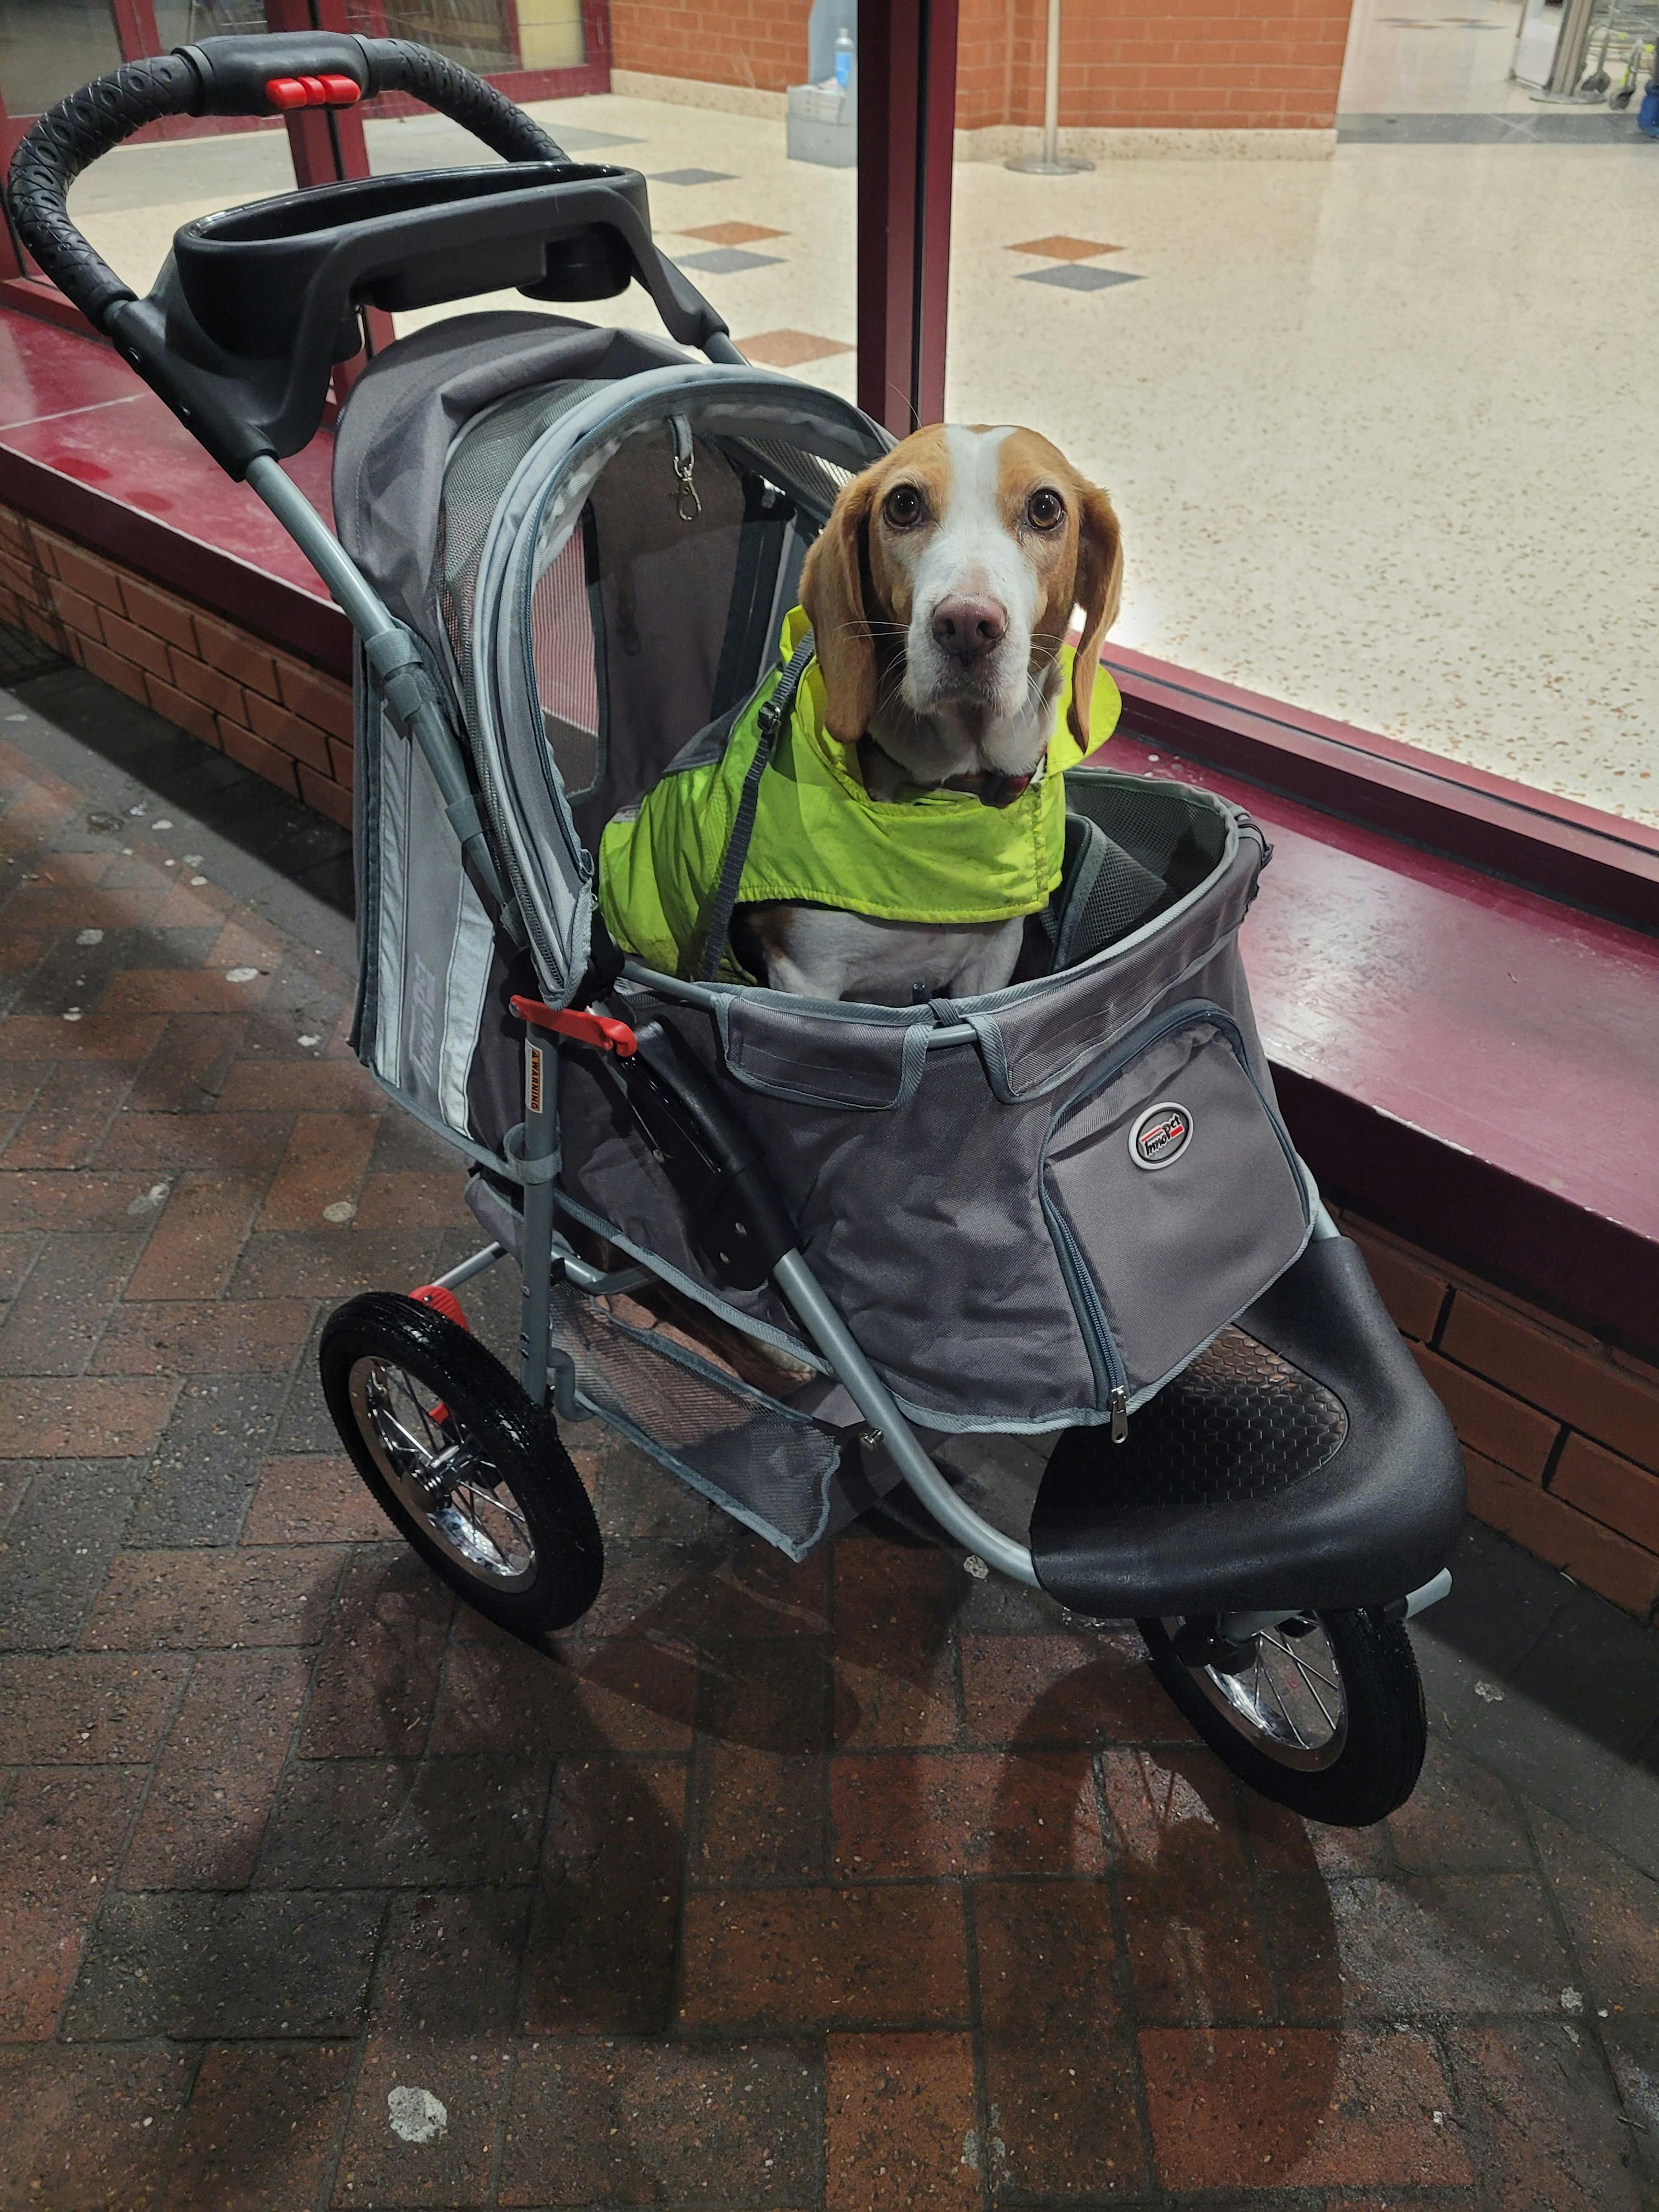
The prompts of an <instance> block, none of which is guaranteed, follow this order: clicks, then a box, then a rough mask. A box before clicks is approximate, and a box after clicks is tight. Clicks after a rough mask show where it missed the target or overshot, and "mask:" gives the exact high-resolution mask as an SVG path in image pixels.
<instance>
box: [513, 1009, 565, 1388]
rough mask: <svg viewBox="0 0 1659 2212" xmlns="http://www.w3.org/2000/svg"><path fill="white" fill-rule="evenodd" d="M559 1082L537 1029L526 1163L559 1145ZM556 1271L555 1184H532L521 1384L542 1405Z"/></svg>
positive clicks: (549, 1048)
mask: <svg viewBox="0 0 1659 2212" xmlns="http://www.w3.org/2000/svg"><path fill="white" fill-rule="evenodd" d="M557 1079H558V1053H557V1048H556V1047H555V1046H553V1045H550V1044H544V1043H543V1042H541V1040H540V1039H539V1038H538V1036H536V1034H535V1032H534V1031H533V1030H532V1031H531V1032H530V1033H529V1034H528V1035H527V1036H526V1038H525V1043H524V1162H525V1165H526V1167H532V1166H535V1165H541V1166H542V1167H545V1166H546V1165H547V1164H548V1163H550V1161H551V1159H552V1158H553V1154H554V1151H555V1148H556V1142H557V1123H556V1116H555V1115H554V1110H553V1086H554V1085H555V1083H556V1081H557ZM552 1271H553V1185H552V1183H551V1182H549V1181H547V1180H545V1179H543V1180H540V1181H536V1182H527V1183H526V1185H525V1192H524V1249H523V1254H522V1259H521V1266H520V1273H521V1274H522V1276H523V1279H524V1303H523V1305H522V1307H521V1308H520V1312H521V1315H522V1326H521V1328H520V1337H519V1358H520V1380H521V1381H522V1383H523V1384H524V1387H525V1389H526V1391H527V1392H528V1393H529V1395H530V1396H531V1397H532V1398H533V1399H534V1400H535V1401H536V1403H537V1404H538V1406H544V1405H545V1404H546V1403H547V1346H548V1319H549V1313H550V1305H551V1290H550V1285H551V1282H552Z"/></svg>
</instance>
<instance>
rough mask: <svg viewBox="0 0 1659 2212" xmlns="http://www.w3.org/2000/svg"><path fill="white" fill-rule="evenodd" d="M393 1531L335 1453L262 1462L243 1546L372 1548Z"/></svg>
mask: <svg viewBox="0 0 1659 2212" xmlns="http://www.w3.org/2000/svg"><path fill="white" fill-rule="evenodd" d="M391 1525H392V1524H391V1522H389V1521H388V1520H387V1519H386V1515H385V1514H384V1513H383V1512H382V1511H381V1510H380V1507H379V1506H378V1505H377V1504H375V1502H374V1498H373V1496H372V1495H371V1494H370V1492H369V1490H368V1486H367V1485H366V1484H365V1483H364V1482H363V1480H362V1477H361V1476H360V1475H359V1474H358V1473H357V1470H356V1468H355V1467H353V1465H352V1464H351V1462H350V1461H349V1459H347V1458H345V1457H344V1456H343V1454H340V1453H337V1452H306V1453H300V1454H290V1455H285V1456H283V1457H282V1458H279V1459H270V1460H267V1461H266V1462H265V1464H264V1471H263V1472H262V1473H261V1474H260V1477H259V1487H258V1490H256V1491H255V1492H254V1493H253V1503H252V1504H251V1505H250V1506H249V1507H248V1510H247V1518H246V1521H244V1522H243V1523H242V1536H241V1541H242V1542H243V1543H245V1544H353V1543H373V1542H374V1541H377V1540H378V1539H380V1538H382V1537H384V1536H385V1535H386V1534H387V1532H388V1531H389V1529H390V1528H391Z"/></svg>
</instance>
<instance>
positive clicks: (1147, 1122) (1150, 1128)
mask: <svg viewBox="0 0 1659 2212" xmlns="http://www.w3.org/2000/svg"><path fill="white" fill-rule="evenodd" d="M1192 1140H1193V1117H1192V1115H1190V1114H1189V1113H1188V1111H1187V1109H1186V1108H1185V1107H1184V1106H1182V1105H1179V1104H1178V1103H1176V1100H1175V1099H1173V1098H1162V1099H1160V1100H1159V1101H1158V1104H1157V1105H1156V1106H1149V1107H1148V1108H1147V1109H1146V1112H1145V1113H1144V1114H1143V1115H1141V1116H1140V1118H1139V1121H1136V1123H1135V1124H1134V1127H1133V1128H1132V1129H1131V1130H1130V1132H1129V1157H1130V1158H1131V1159H1132V1160H1133V1162H1134V1164H1135V1165H1136V1166H1137V1167H1138V1168H1167V1167H1168V1166H1169V1164H1170V1162H1171V1161H1172V1160H1178V1159H1179V1158H1181V1155H1182V1153H1183V1152H1185V1151H1186V1149H1187V1147H1188V1145H1189V1144H1191V1142H1192Z"/></svg>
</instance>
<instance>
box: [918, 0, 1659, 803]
mask: <svg viewBox="0 0 1659 2212" xmlns="http://www.w3.org/2000/svg"><path fill="white" fill-rule="evenodd" d="M1553 14H1554V15H1557V16H1559V14H1560V10H1559V9H1555V10H1553ZM1349 15H1350V10H1349V6H1348V0H1338V4H1336V5H1335V6H1334V7H1332V6H1330V5H1328V4H1327V0H1310V8H1309V9H1308V10H1306V11H1304V13H1303V14H1302V15H1298V16H1297V18H1296V19H1295V21H1290V20H1288V19H1287V20H1286V21H1285V22H1284V23H1283V24H1277V23H1276V22H1275V21H1273V20H1272V19H1263V20H1261V21H1260V22H1258V23H1256V24H1255V27H1254V28H1253V30H1252V33H1251V37H1250V42H1249V51H1248V52H1246V51H1245V50H1244V49H1243V47H1241V46H1240V45H1239V43H1238V42H1239V40H1240V39H1241V38H1242V37H1243V26H1242V25H1241V24H1240V23H1239V22H1237V21H1235V19H1233V18H1231V17H1229V18H1227V19H1226V20H1225V21H1215V22H1212V21H1211V20H1210V19H1209V18H1207V17H1204V16H1201V15H1188V14H1187V13H1186V12H1185V10H1184V8H1183V5H1182V0H1151V5H1150V12H1146V11H1143V14H1142V15H1141V17H1140V18H1139V21H1138V22H1137V24H1136V26H1135V27H1134V30H1133V38H1131V37H1130V36H1129V35H1128V34H1127V33H1126V31H1125V29H1124V27H1123V22H1122V18H1121V15H1119V14H1113V13H1110V12H1109V8H1108V0H1066V9H1065V15H1064V21H1063V25H1062V33H1061V46H1060V126H1061V128H1060V150H1061V151H1062V152H1066V151H1069V152H1071V153H1072V154H1073V155H1081V156H1083V157H1084V158H1085V161H1092V163H1093V165H1094V166H1093V167H1092V168H1086V167H1085V168H1084V169H1081V170H1077V171H1074V172H1073V173H1069V174H1060V175H1041V174H1031V173H1023V172H1021V171H1017V170H1014V169H1012V168H1010V167H1007V166H1006V163H1007V161H1008V160H1009V159H1010V157H1014V158H1018V157H1020V156H1021V155H1027V156H1029V155H1032V154H1034V153H1036V151H1037V149H1038V146H1039V143H1040V137H1041V133H1040V125H1041V121H1042V106H1043V73H1042V60H1043V52H1042V35H1041V23H1040V20H1039V21H1037V22H1036V25H1035V27H1036V32H1037V36H1036V40H1035V41H1033V40H1031V39H1030V37H1029V36H1028V35H1027V34H1028V33H1029V32H1030V29H1031V28H1032V27H1034V26H1033V23H1032V21H1031V18H1030V11H1029V10H1028V9H1025V8H1024V7H1023V6H1022V7H1021V8H1019V9H1016V8H1015V7H1013V6H1012V5H1011V4H1008V0H990V4H984V0H973V4H969V5H964V8H963V16H962V22H961V34H960V63H959V75H958V86H957V154H958V159H957V164H956V167H955V171H954V223H953V247H952V261H951V322H950V331H949V349H948V356H947V375H948V389H947V398H946V413H947V415H948V416H949V417H950V419H951V420H953V421H965V422H1029V423H1030V424H1031V425H1032V426H1033V427H1034V428H1037V429H1040V430H1042V431H1044V432H1045V433H1046V434H1047V435H1049V436H1050V437H1052V438H1053V439H1054V441H1055V442H1056V443H1057V444H1058V445H1060V447H1062V448H1063V449H1064V450H1066V452H1067V453H1070V455H1071V456H1072V457H1073V459H1074V460H1075V461H1076V462H1077V464H1078V465H1079V466H1080V467H1081V468H1082V469H1084V470H1085V471H1086V472H1087V473H1088V474H1090V475H1091V476H1092V477H1096V478H1097V480H1098V481H1100V482H1101V483H1104V484H1105V485H1106V486H1107V487H1108V488H1109V489H1110V491H1111V493H1112V495H1113V496H1114V498H1115V501H1117V503H1118V506H1119V508H1120V511H1121V515H1122V520H1123V529H1124V544H1125V553H1126V575H1125V592H1124V603H1123V612H1122V615H1121V618H1120V620H1119V622H1118V623H1117V625H1116V628H1115V631H1114V640H1115V642H1116V643H1118V644H1120V645H1122V646H1127V647H1133V648H1138V649H1139V650H1140V651H1142V652H1144V653H1148V654H1151V655H1153V656H1155V657H1157V658H1158V659H1161V660H1164V661H1168V662H1171V663H1174V664H1176V665H1178V666H1180V667H1183V668H1187V669H1191V670H1194V671H1199V672H1200V673H1202V674H1204V675H1206V676H1209V677H1212V678H1220V679H1223V680H1225V682H1227V683H1230V684H1237V685H1240V686H1242V687H1243V688H1245V689H1247V690H1252V691H1255V692H1259V693H1261V694H1264V695H1266V696H1267V697H1268V698H1270V699H1274V700H1280V701H1284V702H1288V703H1289V704H1290V705H1291V707H1292V708H1297V709H1305V710H1312V711H1313V712H1315V713H1316V714H1322V715H1328V716H1331V717H1333V718H1334V719H1336V720H1340V721H1343V722H1346V723H1349V724H1352V725H1353V726H1357V727H1358V728H1359V729H1361V730H1364V731H1369V732H1376V733H1378V734H1381V735H1383V736H1384V737H1388V738H1399V739H1403V740H1405V741H1406V742H1407V743H1409V744H1414V745H1417V746H1420V747H1422V748H1424V749H1425V750H1428V751H1430V752H1432V753H1436V754H1438V755H1441V756H1443V757H1445V758H1447V759H1449V760H1452V761H1456V762H1460V763H1467V764H1469V765H1472V766H1474V767H1477V768H1480V769H1486V770H1489V771H1491V772H1492V773H1494V774H1497V775H1503V776H1506V777H1510V778H1516V779H1519V780H1521V781H1525V782H1528V783H1531V784H1534V785H1536V786H1538V787H1541V789H1543V790H1545V791H1548V792H1553V793H1561V794H1563V795H1565V796H1568V797H1571V798H1573V799H1579V800H1582V801H1583V802H1585V803H1587V804H1589V805H1594V806H1596V807H1600V808H1602V809H1605V810H1608V811H1613V812H1620V813H1627V814H1630V815H1632V816H1633V817H1637V818H1639V819H1644V820H1647V821H1659V770H1656V765H1655V763H1656V756H1659V705H1656V700H1655V696H1654V692H1653V688H1652V686H1651V684H1650V683H1648V682H1647V681H1646V679H1645V676H1644V667H1643V659H1642V655H1641V653H1640V650H1639V647H1634V645H1633V641H1636V640H1638V639H1640V638H1641V637H1642V636H1643V635H1644V634H1645V631H1646V629H1647V627H1648V624H1649V621H1650V605H1651V591H1652V579H1653V574H1654V560H1655V556H1654V535H1653V522H1652V514H1651V497H1650V490H1649V488H1648V486H1647V483H1646V482H1645V479H1644V471H1643V470H1642V468H1641V465H1640V462H1639V459H1638V455H1639V453H1640V451H1641V447H1642V435H1641V432H1640V430H1639V429H1638V428H1637V426H1638V425H1640V424H1643V423H1645V422H1649V421H1651V420H1652V419H1653V416H1654V412H1655V408H1656V404H1659V372H1656V368H1655V364H1654V360H1653V356H1652V349H1651V347H1650V345H1648V344H1647V343H1645V341H1644V337H1643V335H1642V333H1643V330H1644V319H1643V317H1642V314H1641V311H1640V301H1642V300H1643V299H1644V298H1646V297H1647V296H1648V295H1650V293H1651V292H1652V289H1653V284H1652V278H1651V275H1650V256H1649V254H1648V253H1647V251H1646V248H1645V246H1644V240H1646V238H1647V237H1648V235H1649V234H1650V228H1651V220H1652V213H1651V203H1652V189H1651V187H1652V179H1651V177H1650V174H1649V173H1648V169H1647V167H1644V163H1643V161H1642V158H1641V150H1640V149H1641V147H1642V144H1643V143H1644V142H1642V141H1641V140H1640V139H1639V137H1638V136H1637V133H1636V125H1635V120H1634V114H1633V111H1632V110H1620V109H1618V108H1616V107H1614V106H1611V105H1609V103H1608V101H1607V96H1606V93H1605V92H1604V93H1603V94H1602V96H1601V100H1600V102H1599V104H1590V103H1588V102H1575V103H1572V104H1569V105H1562V104H1553V105H1552V104H1551V103H1550V102H1549V101H1548V100H1540V99H1536V98H1534V94H1533V92H1532V91H1531V90H1529V89H1528V87H1527V85H1526V84H1525V83H1524V82H1517V81H1516V78H1515V77H1513V76H1511V75H1510V69H1511V58H1512V56H1513V55H1514V54H1515V53H1516V52H1517V50H1518V47H1517V38H1516V33H1517V29H1518V28H1522V27H1524V26H1523V25H1522V7H1521V5H1520V0H1477V4H1476V6H1475V7H1474V8H1473V9H1470V8H1467V7H1464V6H1462V4H1461V0H1459V4H1458V5H1457V6H1456V7H1455V8H1454V7H1453V5H1452V4H1451V0H1429V4H1427V5H1425V7H1423V8H1421V9H1418V10H1417V11H1415V13H1414V14H1412V15H1400V14H1398V13H1397V12H1390V11H1389V10H1386V9H1383V8H1382V7H1381V6H1380V4H1378V0H1360V4H1359V6H1358V9H1356V10H1355V11H1354V21H1353V25H1352V38H1350V35H1349V34H1350V21H1349ZM1622 22H1623V17H1622V15H1620V16H1617V17H1615V18H1614V19H1613V21H1612V22H1611V24H1610V25H1609V22H1608V19H1607V16H1606V15H1605V13H1598V14H1597V15H1595V19H1594V21H1593V24H1592V28H1591V35H1590V39H1589V49H1588V58H1587V61H1586V68H1587V70H1588V69H1589V67H1590V66H1591V65H1592V64H1595V63H1596V62H1597V60H1598V59H1599V57H1600V54H1601V41H1602V37H1603V33H1604V31H1607V32H1608V33H1609V34H1610V36H1611V39H1612V49H1611V54H1610V58H1609V61H1608V64H1607V75H1608V77H1609V79H1610V80H1611V88H1612V89H1613V90H1614V91H1616V90H1617V89H1618V88H1619V86H1620V83H1621V82H1622V81H1623V66H1624V64H1623V62H1622V59H1621V55H1622V53H1623V52H1625V51H1627V50H1628V49H1629V48H1630V47H1631V46H1632V45H1633V44H1635V43H1637V41H1636V40H1635V33H1633V32H1629V31H1627V30H1626V29H1621V27H1620V26H1621V24H1622ZM1212 33H1213V40H1214V41H1219V42H1220V44H1219V45H1218V46H1216V49H1215V51H1213V52H1212V51H1211V50H1210V49H1211V46H1212V35H1211V34H1212ZM1292 34H1293V35H1292ZM1644 35H1645V36H1648V37H1650V35H1651V33H1650V32H1649V33H1645V34H1644ZM1523 43H1524V42H1522V44H1523ZM1224 49H1225V50H1224ZM1345 55H1346V80H1345V79H1344V75H1343V70H1344V60H1345ZM1535 73H1536V70H1535V66H1534V74H1535ZM1643 81H1645V77H1644V76H1643ZM1340 86H1341V87H1342V88H1343V89H1342V91H1341V94H1340V97H1339V87H1340ZM1638 99H1639V92H1638ZM1589 236H1593V237H1594V238H1595V240H1596V253H1595V258H1594V262H1593V264H1592V263H1591V262H1589V261H1587V260H1586V258H1584V256H1583V252H1582V250H1581V241H1582V240H1583V239H1584V238H1585V237H1589ZM1610 272H1617V273H1616V275H1610ZM1569 457H1570V458H1569ZM1552 483H1553V484H1554V485H1555V486H1556V487H1557V489H1556V492H1555V493H1553V494H1552V493H1551V492H1550V491H1549V490H1548V489H1547V487H1548V486H1549V485H1550V484H1552ZM1565 484H1570V486H1571V492H1570V495H1567V494H1563V493H1562V491H1561V489H1560V488H1561V487H1562V486H1563V485H1565Z"/></svg>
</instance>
